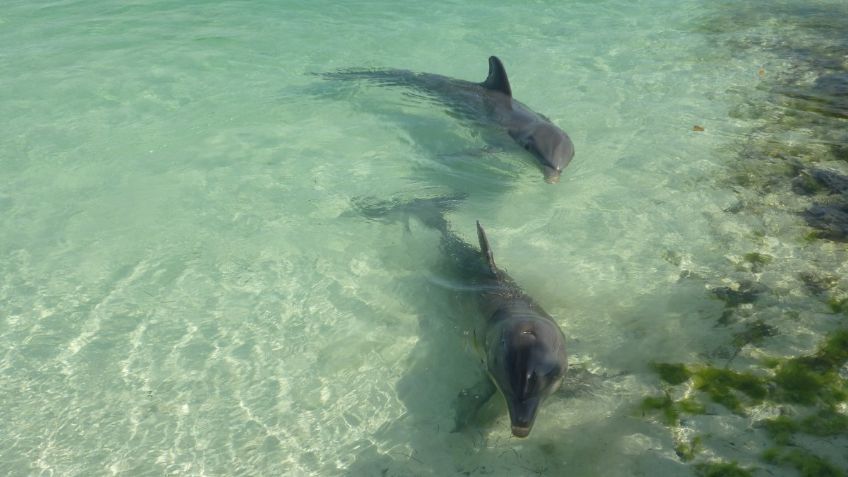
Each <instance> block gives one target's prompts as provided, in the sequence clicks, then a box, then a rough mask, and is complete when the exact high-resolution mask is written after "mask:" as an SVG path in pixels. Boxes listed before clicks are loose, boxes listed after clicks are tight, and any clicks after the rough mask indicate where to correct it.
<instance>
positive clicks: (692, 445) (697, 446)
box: [674, 436, 703, 462]
mask: <svg viewBox="0 0 848 477" xmlns="http://www.w3.org/2000/svg"><path fill="white" fill-rule="evenodd" d="M702 448H703V442H702V439H701V436H695V437H694V438H693V439H692V440H691V441H690V442H685V441H682V442H678V443H677V444H676V445H675V446H674V453H675V454H677V457H680V460H682V461H683V462H689V461H691V460H692V459H694V458H695V455H696V454H698V452H700V451H701V449H702Z"/></svg>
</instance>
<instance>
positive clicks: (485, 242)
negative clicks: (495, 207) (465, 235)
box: [477, 220, 498, 275]
mask: <svg viewBox="0 0 848 477" xmlns="http://www.w3.org/2000/svg"><path fill="white" fill-rule="evenodd" d="M477 239H478V240H480V251H481V252H483V256H484V257H485V258H486V265H488V266H489V271H490V272H492V273H493V274H495V275H497V274H498V266H497V265H495V257H494V256H493V255H492V249H491V248H490V247H489V239H487V238H486V231H485V230H483V226H482V225H480V221H479V220H478V221H477Z"/></svg>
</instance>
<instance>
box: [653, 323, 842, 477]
mask: <svg viewBox="0 0 848 477" xmlns="http://www.w3.org/2000/svg"><path fill="white" fill-rule="evenodd" d="M759 328H761V329H760V331H766V328H764V327H759ZM752 329H753V330H756V329H758V327H757V326H753V327H752ZM766 334H767V333H761V332H754V333H752V334H751V337H754V338H756V339H760V338H762V337H764V336H765V335H766ZM737 344H738V343H737ZM846 362H848V330H838V331H835V332H833V333H830V334H829V335H828V336H827V337H826V338H825V339H824V340H823V341H822V342H821V343H820V344H819V346H818V348H817V350H816V351H815V352H814V353H811V354H808V355H802V356H797V357H793V358H774V357H766V358H763V359H761V364H762V367H763V368H762V369H763V374H762V375H760V374H754V373H751V372H738V371H733V370H730V369H725V368H717V367H713V366H705V365H704V366H695V365H689V366H687V365H685V364H681V363H676V364H672V363H653V364H652V368H653V369H654V370H655V372H657V373H658V374H659V376H660V379H662V380H663V382H665V383H668V384H670V385H675V383H676V384H684V383H686V382H690V381H691V382H692V386H693V387H694V389H696V390H698V391H700V392H701V394H700V396H701V397H700V399H699V397H698V395H696V396H691V397H688V398H686V399H682V400H678V401H675V400H674V399H672V398H671V395H670V393H669V392H668V391H666V392H665V393H664V395H663V396H654V397H648V398H645V400H643V402H642V410H643V412H645V411H654V412H656V411H660V412H661V414H662V416H663V418H664V422H665V424H667V425H669V426H674V425H677V424H678V423H679V420H680V416H681V414H703V413H704V412H705V408H704V405H703V404H702V400H703V398H704V397H706V398H708V399H709V400H711V401H712V402H715V403H718V404H721V405H722V406H724V407H726V408H727V409H728V410H730V411H731V412H733V413H735V414H739V415H745V414H746V411H747V409H748V408H749V407H750V406H752V405H757V404H760V403H762V402H766V401H771V402H774V403H791V404H800V405H804V406H812V409H811V410H810V411H808V412H807V414H806V415H805V414H803V413H802V414H801V416H799V417H794V418H793V417H790V416H778V417H776V418H773V419H767V420H764V421H762V423H761V425H762V427H763V429H764V430H765V431H766V433H767V434H768V435H769V437H770V438H771V439H772V441H773V442H774V444H775V445H776V447H773V448H771V449H769V450H768V451H766V452H765V453H764V454H763V455H762V458H763V459H764V460H765V461H766V462H769V463H771V464H774V465H779V466H784V467H792V468H794V469H796V470H797V471H798V472H799V473H800V474H801V475H802V476H805V477H806V476H825V477H828V476H844V475H845V473H844V472H843V471H842V470H840V469H839V468H837V467H835V466H834V465H833V464H832V463H830V462H828V461H827V460H825V459H823V458H821V457H819V456H817V455H815V454H813V453H811V452H809V451H807V450H805V449H803V448H801V447H797V444H796V443H795V442H793V438H794V436H795V435H797V434H808V435H813V436H820V437H830V436H839V435H848V415H845V414H844V413H841V412H838V411H837V407H836V406H837V404H840V403H843V402H845V401H846V400H848V383H846V379H845V378H844V377H843V376H841V375H840V370H841V369H842V367H843V366H845V363H846ZM768 370H772V371H771V374H768ZM807 409H809V408H807ZM701 447H702V442H701V440H700V439H699V438H696V439H693V440H692V441H691V442H688V443H687V442H678V443H676V444H675V453H676V454H677V455H678V457H680V459H681V460H682V461H684V462H689V461H691V460H694V458H695V457H696V454H697V453H698V452H700V450H701ZM694 467H695V471H696V474H697V475H700V476H716V477H717V476H737V475H740V476H742V475H752V471H751V470H749V469H746V468H742V467H739V466H738V465H737V464H736V463H735V462H731V463H726V462H710V463H701V464H696V465H695V466H694Z"/></svg>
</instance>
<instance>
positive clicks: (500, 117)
mask: <svg viewBox="0 0 848 477" xmlns="http://www.w3.org/2000/svg"><path fill="white" fill-rule="evenodd" d="M322 76H323V77H325V78H327V79H338V80H355V79H364V80H369V81H371V82H373V83H376V84H378V85H381V86H401V87H406V88H410V89H413V90H416V91H418V92H420V93H423V94H424V95H426V96H428V97H430V98H432V99H434V100H436V101H438V102H441V103H442V104H445V105H447V106H448V108H449V109H450V110H451V111H452V112H453V113H455V114H456V115H458V116H459V117H461V118H464V119H466V120H469V121H471V122H476V123H478V124H479V125H481V126H483V127H487V126H494V127H496V128H497V129H500V130H502V131H505V132H506V133H507V134H508V135H509V136H510V137H511V138H512V139H513V140H515V142H517V143H518V144H519V145H520V146H521V147H523V148H524V149H526V150H527V151H529V152H530V153H531V154H532V155H533V156H534V157H535V158H536V159H537V160H538V162H539V165H540V166H541V168H542V171H543V173H544V174H545V180H546V182H548V183H555V182H558V181H559V177H560V174H561V173H562V170H563V169H564V168H565V166H567V165H568V163H569V162H571V159H572V158H573V157H574V144H572V142H571V139H570V138H569V137H568V134H566V133H565V131H563V130H562V129H560V128H559V127H558V126H557V125H555V124H554V123H553V122H551V120H550V119H548V118H547V117H546V116H544V115H542V114H540V113H537V112H535V111H533V110H532V109H530V108H529V107H527V106H526V105H525V104H523V103H521V102H520V101H518V100H517V99H514V98H513V97H512V88H511V87H510V83H509V78H508V77H507V74H506V68H504V65H503V63H502V62H501V60H500V59H498V57H496V56H490V57H489V74H488V76H487V77H486V80H485V81H483V82H482V83H474V82H471V81H465V80H461V79H455V78H449V77H447V76H442V75H437V74H431V73H416V72H413V71H408V70H396V69H391V70H361V69H348V70H339V71H337V72H333V73H324V74H322Z"/></svg>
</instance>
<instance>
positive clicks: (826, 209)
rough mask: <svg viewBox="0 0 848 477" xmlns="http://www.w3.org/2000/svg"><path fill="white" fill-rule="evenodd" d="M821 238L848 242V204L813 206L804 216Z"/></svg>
mask: <svg viewBox="0 0 848 477" xmlns="http://www.w3.org/2000/svg"><path fill="white" fill-rule="evenodd" d="M802 215H803V216H804V220H806V221H807V224H808V225H809V226H810V227H813V228H816V229H818V231H817V232H816V236H817V237H819V238H824V239H829V240H835V241H839V242H846V241H848V203H841V204H813V206H812V207H810V208H808V209H807V210H805V211H804V212H803V214H802Z"/></svg>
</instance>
